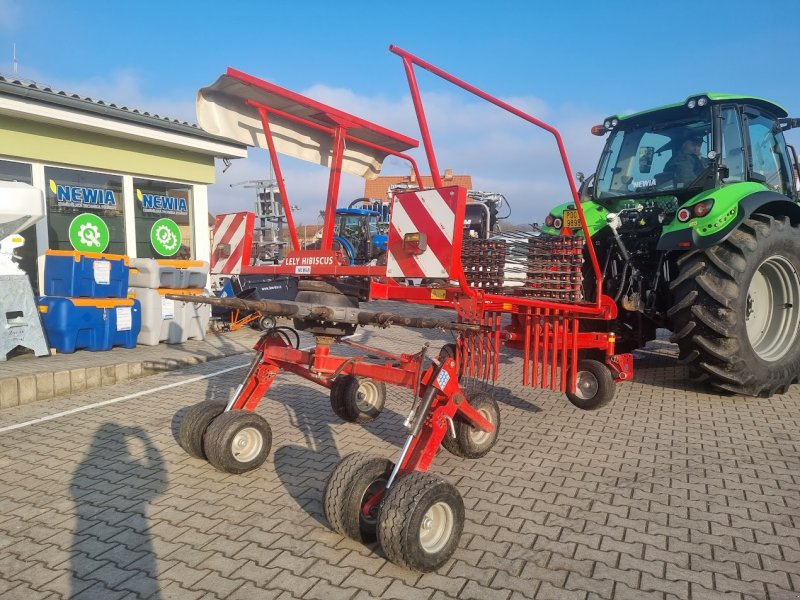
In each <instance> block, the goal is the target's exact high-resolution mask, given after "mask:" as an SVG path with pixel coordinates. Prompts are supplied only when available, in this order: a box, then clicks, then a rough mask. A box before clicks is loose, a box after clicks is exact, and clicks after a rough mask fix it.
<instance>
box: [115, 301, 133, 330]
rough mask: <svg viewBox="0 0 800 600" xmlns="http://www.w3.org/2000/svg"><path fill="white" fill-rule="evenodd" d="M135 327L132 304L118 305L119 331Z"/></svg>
mask: <svg viewBox="0 0 800 600" xmlns="http://www.w3.org/2000/svg"><path fill="white" fill-rule="evenodd" d="M131 327H133V311H132V310H131V307H130V306H118V307H117V331H130V330H131Z"/></svg>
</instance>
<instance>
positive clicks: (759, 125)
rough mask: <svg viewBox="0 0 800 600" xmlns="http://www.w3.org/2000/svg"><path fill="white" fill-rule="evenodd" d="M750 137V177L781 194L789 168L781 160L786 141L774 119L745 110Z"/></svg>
mask: <svg viewBox="0 0 800 600" xmlns="http://www.w3.org/2000/svg"><path fill="white" fill-rule="evenodd" d="M745 119H746V120H745V123H746V124H747V133H748V136H749V138H750V160H751V165H750V168H751V173H750V179H751V180H753V181H761V182H763V183H764V184H766V186H767V187H769V188H770V189H771V190H774V191H776V192H779V193H781V194H787V193H788V192H789V187H790V186H789V177H788V173H789V169H788V167H787V165H786V164H785V163H784V158H783V157H784V156H786V142H785V141H784V139H783V134H782V133H781V132H780V129H779V128H778V125H777V123H776V122H775V120H774V119H772V118H770V117H767V116H766V115H763V114H761V113H759V112H757V111H755V110H753V109H750V108H748V109H747V111H746V112H745Z"/></svg>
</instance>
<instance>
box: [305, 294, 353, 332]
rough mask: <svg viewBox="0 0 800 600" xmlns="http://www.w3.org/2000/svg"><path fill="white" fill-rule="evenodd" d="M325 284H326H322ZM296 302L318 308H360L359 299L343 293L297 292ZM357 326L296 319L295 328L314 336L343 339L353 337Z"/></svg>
mask: <svg viewBox="0 0 800 600" xmlns="http://www.w3.org/2000/svg"><path fill="white" fill-rule="evenodd" d="M320 283H324V282H320ZM295 301H296V302H307V303H308V304H314V305H317V306H333V307H339V306H345V307H348V308H358V298H357V297H355V296H347V295H345V294H342V293H331V292H312V291H306V290H301V291H299V292H297V297H296V298H295ZM356 327H357V325H356V324H355V323H338V322H337V323H335V324H334V323H326V322H322V323H321V322H319V321H316V320H313V319H294V328H295V329H299V330H300V331H308V332H309V333H312V334H314V335H329V336H332V337H342V336H345V335H353V333H354V332H355V330H356Z"/></svg>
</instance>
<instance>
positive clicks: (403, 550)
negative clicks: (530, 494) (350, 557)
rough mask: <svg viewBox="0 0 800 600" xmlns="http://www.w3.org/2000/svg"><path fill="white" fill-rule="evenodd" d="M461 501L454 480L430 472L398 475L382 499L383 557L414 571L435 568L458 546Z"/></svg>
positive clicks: (460, 527)
mask: <svg viewBox="0 0 800 600" xmlns="http://www.w3.org/2000/svg"><path fill="white" fill-rule="evenodd" d="M463 529H464V502H463V500H462V499H461V494H459V493H458V490H457V489H456V488H455V486H453V484H451V483H449V482H447V481H445V480H444V479H442V478H441V477H438V476H437V475H433V474H431V473H420V472H413V473H409V474H407V475H404V476H402V477H400V478H398V479H397V480H396V481H395V482H394V484H393V485H392V487H391V488H390V489H389V491H388V492H387V493H386V496H385V497H384V499H383V505H382V506H381V510H380V515H379V516H378V542H379V543H380V545H381V548H382V549H383V551H384V553H386V557H387V558H388V559H389V560H390V561H392V562H393V563H395V564H398V565H400V566H403V567H406V568H409V569H412V570H414V571H422V572H428V571H435V570H436V569H438V568H439V567H441V566H442V565H443V564H444V563H446V562H447V561H448V560H449V559H450V557H451V556H452V555H453V552H455V550H456V548H457V547H458V542H459V540H460V539H461V532H462V531H463Z"/></svg>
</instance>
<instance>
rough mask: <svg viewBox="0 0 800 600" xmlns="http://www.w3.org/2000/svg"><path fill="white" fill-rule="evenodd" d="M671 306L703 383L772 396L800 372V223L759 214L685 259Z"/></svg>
mask: <svg viewBox="0 0 800 600" xmlns="http://www.w3.org/2000/svg"><path fill="white" fill-rule="evenodd" d="M678 264H679V266H680V274H679V276H678V278H677V279H676V280H675V281H674V282H672V284H671V289H672V291H673V299H674V305H673V306H672V308H671V309H670V311H669V313H668V314H669V316H670V317H671V318H672V322H673V331H674V335H673V336H672V341H674V342H677V343H678V347H679V349H680V361H681V362H683V363H684V364H687V365H688V366H689V370H690V375H691V376H692V377H693V378H694V379H695V380H696V381H705V382H707V383H709V384H710V385H711V386H712V387H714V388H717V389H719V390H724V391H728V392H734V393H738V394H747V395H751V396H761V397H769V396H771V395H772V394H775V393H783V392H785V391H786V389H787V388H788V387H789V385H791V384H792V383H796V382H797V381H798V378H800V227H797V226H793V225H792V224H791V223H790V222H789V219H788V218H787V217H781V218H773V217H771V216H769V215H764V214H754V215H752V217H751V218H749V219H747V220H745V221H744V222H743V223H742V225H741V226H740V227H739V229H738V230H737V231H735V232H734V233H733V234H732V235H731V236H729V237H728V238H727V239H726V240H725V241H723V242H722V243H721V244H719V245H717V246H713V247H711V248H707V249H705V250H698V251H695V252H691V253H688V254H686V255H684V256H683V257H681V258H680V259H679V261H678Z"/></svg>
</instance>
